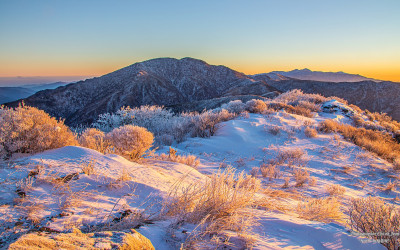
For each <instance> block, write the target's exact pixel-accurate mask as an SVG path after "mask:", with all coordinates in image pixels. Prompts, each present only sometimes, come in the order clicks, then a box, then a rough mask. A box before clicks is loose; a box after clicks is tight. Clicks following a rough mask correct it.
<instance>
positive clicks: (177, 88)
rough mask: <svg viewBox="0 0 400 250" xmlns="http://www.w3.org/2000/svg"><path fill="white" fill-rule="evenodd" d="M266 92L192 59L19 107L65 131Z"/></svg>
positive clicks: (149, 64) (46, 94) (47, 93)
mask: <svg viewBox="0 0 400 250" xmlns="http://www.w3.org/2000/svg"><path fill="white" fill-rule="evenodd" d="M272 91H276V89H275V88H273V87H271V86H269V85H268V84H267V83H266V82H264V81H256V80H254V79H251V78H250V77H248V76H246V75H244V74H242V73H239V72H237V71H234V70H231V69H229V68H227V67H225V66H213V65H209V64H207V63H205V62H203V61H201V60H196V59H192V58H183V59H180V60H178V59H173V58H158V59H152V60H148V61H144V62H140V63H135V64H133V65H131V66H128V67H125V68H123V69H120V70H117V71H115V72H112V73H110V74H107V75H104V76H102V77H99V78H93V79H88V80H85V81H80V82H78V83H74V84H69V85H67V86H63V87H59V88H57V89H54V90H44V91H40V92H38V93H36V94H34V95H33V96H30V97H28V98H26V99H24V101H25V103H26V104H27V105H30V106H34V107H37V108H39V109H43V110H45V111H46V112H48V113H50V114H51V115H53V116H56V117H62V118H65V119H66V121H65V122H66V123H67V124H68V125H78V124H81V123H91V122H92V121H93V120H94V119H96V118H97V116H98V115H99V114H102V113H105V112H115V111H116V110H118V109H119V108H120V107H122V106H131V107H133V106H140V105H146V104H148V105H155V104H157V105H165V106H172V105H178V104H182V103H189V102H193V101H200V100H206V99H213V98H217V97H222V96H232V95H242V94H246V95H252V94H256V95H261V94H264V93H266V92H272ZM260 92H262V93H260ZM17 104H18V102H13V103H9V104H8V105H9V106H16V105H17Z"/></svg>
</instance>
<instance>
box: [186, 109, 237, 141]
mask: <svg viewBox="0 0 400 250" xmlns="http://www.w3.org/2000/svg"><path fill="white" fill-rule="evenodd" d="M190 117H191V122H192V123H193V134H192V135H193V136H199V137H210V136H213V135H214V134H215V133H216V132H217V130H218V128H219V127H220V125H219V123H221V122H224V121H228V120H230V119H233V118H234V117H235V114H233V113H230V112H229V111H227V110H226V109H219V110H208V111H203V112H202V113H200V114H194V115H191V116H190Z"/></svg>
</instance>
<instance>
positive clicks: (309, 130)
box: [304, 127, 318, 138]
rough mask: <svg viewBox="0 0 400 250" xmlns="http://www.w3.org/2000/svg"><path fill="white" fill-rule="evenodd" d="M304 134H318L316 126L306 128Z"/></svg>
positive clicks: (314, 135) (312, 136) (308, 135)
mask: <svg viewBox="0 0 400 250" xmlns="http://www.w3.org/2000/svg"><path fill="white" fill-rule="evenodd" d="M304 134H305V135H306V136H307V137H309V138H314V137H317V136H318V132H317V130H316V129H315V128H310V127H307V128H305V129H304Z"/></svg>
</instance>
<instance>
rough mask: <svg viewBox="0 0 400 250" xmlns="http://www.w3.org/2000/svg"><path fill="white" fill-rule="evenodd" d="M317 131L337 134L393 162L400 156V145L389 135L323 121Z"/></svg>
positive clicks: (331, 121)
mask: <svg viewBox="0 0 400 250" xmlns="http://www.w3.org/2000/svg"><path fill="white" fill-rule="evenodd" d="M319 130H320V131H322V132H325V133H330V132H337V133H340V134H341V135H342V136H343V137H344V138H345V139H347V140H349V141H351V142H353V143H354V144H356V145H358V146H360V147H362V148H364V149H366V150H368V151H370V152H373V153H375V154H377V155H378V156H380V157H382V158H384V159H386V160H388V161H390V162H395V161H396V159H398V158H399V156H400V144H398V143H397V142H396V141H395V140H394V139H393V138H392V137H391V136H390V135H388V134H384V133H382V132H378V131H373V130H369V129H365V128H356V127H353V126H351V125H347V124H341V123H338V122H336V121H333V120H325V121H323V122H321V123H320V124H319Z"/></svg>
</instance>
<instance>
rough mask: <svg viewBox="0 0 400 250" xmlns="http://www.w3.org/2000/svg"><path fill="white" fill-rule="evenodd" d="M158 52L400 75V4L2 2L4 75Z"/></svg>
mask: <svg viewBox="0 0 400 250" xmlns="http://www.w3.org/2000/svg"><path fill="white" fill-rule="evenodd" d="M156 57H175V58H182V57H194V58H198V59H202V60H205V61H206V62H208V63H210V64H217V65H226V66H228V67H230V68H232V69H235V70H238V71H241V72H244V73H248V74H254V73H262V72H269V71H273V70H292V69H296V68H298V69H300V68H309V69H311V70H320V71H345V72H348V73H356V74H361V75H365V76H368V77H374V78H378V79H383V80H393V81H400V1H399V0H376V1H369V0H359V1H356V0H354V1H350V0H345V1H344V0H263V1H261V0H253V1H249V0H247V1H244V0H243V1H239V0H214V1H211V0H202V1H191V0H182V1H172V0H169V1H166V0H146V1H144V0H141V1H133V0H131V1H128V0H126V1H123V0H114V1H112V0H109V1H104V0H78V1H75V0H68V1H65V0H48V1H43V0H0V77H5V76H8V77H10V76H72V75H81V76H82V75H85V76H88V75H93V76H94V75H96V76H98V75H102V74H105V73H109V72H111V71H114V70H116V69H119V68H122V67H125V66H128V65H130V64H133V63H135V62H138V61H143V60H147V59H151V58H156Z"/></svg>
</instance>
